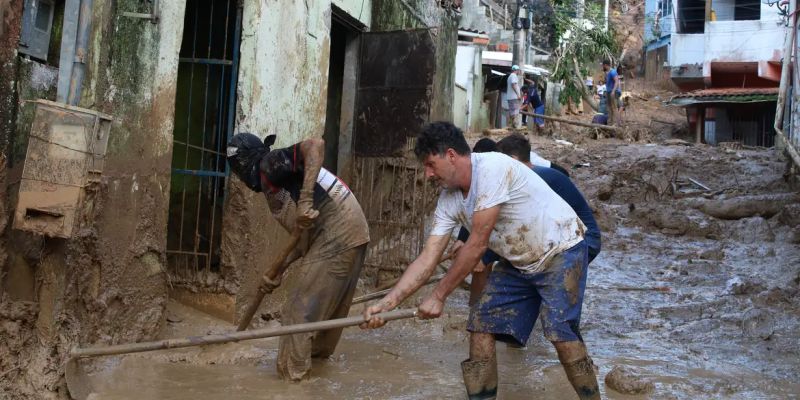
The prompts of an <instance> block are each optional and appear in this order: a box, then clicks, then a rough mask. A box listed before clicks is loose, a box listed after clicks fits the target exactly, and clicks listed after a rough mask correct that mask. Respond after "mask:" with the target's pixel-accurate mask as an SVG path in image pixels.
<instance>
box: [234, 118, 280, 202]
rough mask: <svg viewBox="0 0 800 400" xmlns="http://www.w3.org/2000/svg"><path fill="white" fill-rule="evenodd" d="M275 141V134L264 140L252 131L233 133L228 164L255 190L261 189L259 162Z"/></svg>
mask: <svg viewBox="0 0 800 400" xmlns="http://www.w3.org/2000/svg"><path fill="white" fill-rule="evenodd" d="M273 143H275V135H269V136H267V137H266V138H265V139H264V141H263V142H262V141H261V139H259V138H258V136H256V135H253V134H252V133H247V132H241V133H237V134H236V135H233V137H232V138H231V140H230V141H229V142H228V152H227V156H228V164H229V165H230V167H231V171H233V173H234V174H235V175H236V176H238V177H239V179H241V180H242V182H244V184H245V185H247V187H249V188H250V189H251V190H253V191H255V192H260V191H261V175H260V174H259V163H260V162H261V159H262V158H263V157H264V156H265V155H267V153H269V146H271V145H272V144H273Z"/></svg>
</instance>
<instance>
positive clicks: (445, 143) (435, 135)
mask: <svg viewBox="0 0 800 400" xmlns="http://www.w3.org/2000/svg"><path fill="white" fill-rule="evenodd" d="M447 149H453V150H455V152H456V154H458V155H461V156H466V155H469V154H470V150H469V145H468V144H467V140H466V139H464V133H463V132H461V129H458V127H457V126H455V125H453V124H451V123H449V122H432V123H430V124H428V125H425V127H424V128H422V132H420V133H419V134H418V135H417V144H416V145H415V146H414V154H415V155H416V156H417V158H418V159H420V160H424V159H425V158H427V157H428V156H429V155H438V156H444V153H445V152H447Z"/></svg>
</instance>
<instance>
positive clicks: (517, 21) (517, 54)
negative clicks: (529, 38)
mask: <svg viewBox="0 0 800 400" xmlns="http://www.w3.org/2000/svg"><path fill="white" fill-rule="evenodd" d="M521 5H522V0H517V8H516V9H514V18H513V19H512V21H513V24H512V25H513V27H514V47H513V49H512V51H513V55H512V58H511V63H512V64H514V65H519V67H520V68H522V66H523V65H524V64H525V42H526V41H525V30H523V29H522V19H521V18H520V9H522V7H521Z"/></svg>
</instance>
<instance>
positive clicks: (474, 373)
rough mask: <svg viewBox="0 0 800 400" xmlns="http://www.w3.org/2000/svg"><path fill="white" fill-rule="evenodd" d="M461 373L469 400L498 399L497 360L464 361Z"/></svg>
mask: <svg viewBox="0 0 800 400" xmlns="http://www.w3.org/2000/svg"><path fill="white" fill-rule="evenodd" d="M461 372H462V373H463V375H464V386H466V387H467V397H468V398H469V400H493V399H494V398H496V397H497V358H494V357H493V358H491V359H488V360H475V361H473V360H469V359H467V360H464V361H462V362H461Z"/></svg>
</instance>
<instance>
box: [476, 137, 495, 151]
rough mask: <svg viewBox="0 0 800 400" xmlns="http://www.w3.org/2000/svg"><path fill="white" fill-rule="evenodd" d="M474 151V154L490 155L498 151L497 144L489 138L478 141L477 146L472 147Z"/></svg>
mask: <svg viewBox="0 0 800 400" xmlns="http://www.w3.org/2000/svg"><path fill="white" fill-rule="evenodd" d="M472 151H473V152H474V153H489V152H492V151H497V142H495V141H494V140H492V139H489V138H483V139H481V140H478V142H477V143H475V146H472Z"/></svg>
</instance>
